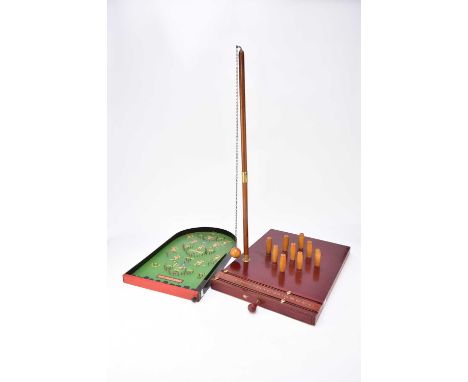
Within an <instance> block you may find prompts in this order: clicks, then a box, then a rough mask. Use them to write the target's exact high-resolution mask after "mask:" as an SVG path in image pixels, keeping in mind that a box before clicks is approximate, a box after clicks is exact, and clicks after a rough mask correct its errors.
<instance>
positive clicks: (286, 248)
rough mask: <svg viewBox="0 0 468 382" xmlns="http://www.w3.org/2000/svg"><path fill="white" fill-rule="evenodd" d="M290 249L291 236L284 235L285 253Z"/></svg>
mask: <svg viewBox="0 0 468 382" xmlns="http://www.w3.org/2000/svg"><path fill="white" fill-rule="evenodd" d="M288 247H289V236H288V235H283V252H287V251H288Z"/></svg>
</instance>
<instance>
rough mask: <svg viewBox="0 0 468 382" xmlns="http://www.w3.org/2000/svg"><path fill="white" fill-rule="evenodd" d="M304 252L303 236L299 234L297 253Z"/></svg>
mask: <svg viewBox="0 0 468 382" xmlns="http://www.w3.org/2000/svg"><path fill="white" fill-rule="evenodd" d="M302 250H304V234H303V233H300V234H299V251H302Z"/></svg>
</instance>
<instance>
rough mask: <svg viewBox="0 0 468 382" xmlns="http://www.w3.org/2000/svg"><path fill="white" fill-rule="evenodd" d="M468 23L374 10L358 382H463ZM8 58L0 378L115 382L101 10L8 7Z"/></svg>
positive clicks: (366, 97)
mask: <svg viewBox="0 0 468 382" xmlns="http://www.w3.org/2000/svg"><path fill="white" fill-rule="evenodd" d="M467 12H468V9H467V4H466V2H464V1H459V0H446V1H443V2H427V1H420V0H405V1H394V2H392V3H389V2H388V1H384V0H380V1H379V0H373V1H372V2H368V1H363V5H362V55H361V57H362V130H361V131H362V139H361V143H362V146H361V152H362V165H361V168H362V182H361V185H362V186H361V188H362V239H363V245H362V260H363V262H362V286H363V287H362V288H361V295H362V305H361V316H362V321H361V322H362V336H361V338H362V361H361V374H362V380H363V381H384V382H386V381H392V382H393V381H396V380H398V381H415V380H424V381H437V382H438V381H441V380H450V381H466V380H468V374H467V372H468V369H467V368H466V343H467V342H468V333H467V326H466V322H467V321H468V309H467V305H466V304H465V303H464V301H465V300H466V292H465V291H466V290H467V289H468V286H467V281H466V280H467V278H466V269H467V266H468V263H467V256H466V250H465V248H466V232H467V231H468V227H467V224H466V216H467V215H468V203H467V201H468V199H467V198H466V195H467V194H468V182H467V178H466V177H465V176H463V174H465V173H466V163H467V162H468V151H467V150H466V147H465V146H466V141H467V136H466V126H467V125H468V115H467V113H466V105H467V104H468V93H467V91H466V89H468V71H467V70H466V68H467V67H468V54H467V50H466V49H462V48H461V47H463V46H465V45H466V36H467V35H468V23H466V14H467ZM0 46H1V49H2V50H1V59H0V84H1V86H0V105H1V112H0V134H1V136H0V171H1V174H2V178H1V187H0V212H1V213H0V232H1V235H0V260H1V263H2V270H3V271H2V277H1V278H0V287H1V297H2V314H1V315H0V335H1V339H2V340H1V341H0V355H1V357H2V367H1V368H0V379H1V380H7V381H31V380H38V381H43V380H47V381H63V380H67V381H80V382H82V381H103V380H106V374H107V369H108V367H107V366H108V363H109V362H108V358H109V357H108V356H107V355H108V353H109V352H108V344H109V341H108V339H107V334H108V333H109V330H108V328H109V325H108V321H109V320H108V319H107V317H108V316H109V317H110V314H107V312H106V311H107V306H108V305H109V304H108V303H107V301H108V293H107V292H106V291H107V290H108V286H107V285H106V284H107V283H106V277H105V276H104V275H105V274H106V272H107V266H106V249H107V248H106V247H107V229H106V210H107V209H106V2H105V1H96V0H82V1H80V2H79V3H77V2H72V1H69V2H67V1H63V0H43V1H41V2H37V1H32V0H30V1H27V0H24V1H21V2H0ZM135 256H136V255H135ZM347 265H348V264H347ZM129 288H130V287H129ZM135 289H137V288H135ZM337 290H338V289H335V290H334V292H333V293H334V295H335V296H336V292H337ZM212 292H213V291H212ZM148 293H150V292H148ZM154 294H156V293H154ZM154 294H153V295H154ZM208 296H209V295H207V297H208ZM200 306H201V305H200ZM330 307H331V305H329V306H327V309H328V310H330ZM389 307H390V309H389ZM324 313H325V312H324ZM329 316H331V314H330V315H329ZM109 334H110V333H109ZM236 361H237V359H236V358H235V357H234V356H232V357H231V358H226V360H225V364H226V365H231V364H233V365H234V364H235V366H237V365H238V364H239V362H236ZM239 367H240V366H239ZM311 380H313V376H312V377H311Z"/></svg>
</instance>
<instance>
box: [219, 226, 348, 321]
mask: <svg viewBox="0 0 468 382" xmlns="http://www.w3.org/2000/svg"><path fill="white" fill-rule="evenodd" d="M349 250H350V247H348V246H345V245H341V244H335V243H331V242H328V241H324V240H319V239H313V238H311V237H304V236H303V234H300V235H295V234H291V233H288V232H282V231H278V230H274V229H271V230H269V231H268V232H266V233H265V234H264V235H263V236H262V237H261V238H260V239H258V240H257V241H256V242H255V243H254V244H253V245H252V246H251V247H249V254H250V258H249V262H244V261H243V259H242V258H238V259H236V260H235V261H234V262H232V263H231V264H230V265H229V266H228V267H227V268H226V269H224V270H223V271H220V272H218V273H217V274H216V275H215V276H214V280H213V281H212V284H211V287H212V288H213V289H215V290H218V291H220V292H223V293H226V294H229V295H231V296H234V297H237V298H240V299H242V300H244V301H246V302H248V303H249V306H248V308H249V311H251V312H252V313H253V312H255V310H256V308H257V306H260V307H263V308H265V309H269V310H273V311H275V312H277V313H281V314H284V315H286V316H289V317H292V318H295V319H297V320H300V321H303V322H306V323H308V324H312V325H315V323H316V322H317V319H318V317H319V315H320V313H321V311H322V309H323V306H324V304H325V302H326V300H327V298H328V296H329V294H330V292H331V289H332V287H333V285H334V283H335V281H336V279H337V277H338V275H339V273H340V271H341V268H342V267H343V264H344V262H345V260H346V258H347V257H348V254H349Z"/></svg>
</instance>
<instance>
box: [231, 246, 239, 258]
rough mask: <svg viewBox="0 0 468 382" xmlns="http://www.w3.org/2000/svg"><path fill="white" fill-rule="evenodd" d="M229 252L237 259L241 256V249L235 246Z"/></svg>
mask: <svg viewBox="0 0 468 382" xmlns="http://www.w3.org/2000/svg"><path fill="white" fill-rule="evenodd" d="M229 254H230V255H231V256H232V257H234V258H235V259H237V258H238V257H240V255H241V251H240V249H239V248H236V247H234V248H231V250H230V251H229Z"/></svg>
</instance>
